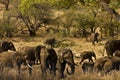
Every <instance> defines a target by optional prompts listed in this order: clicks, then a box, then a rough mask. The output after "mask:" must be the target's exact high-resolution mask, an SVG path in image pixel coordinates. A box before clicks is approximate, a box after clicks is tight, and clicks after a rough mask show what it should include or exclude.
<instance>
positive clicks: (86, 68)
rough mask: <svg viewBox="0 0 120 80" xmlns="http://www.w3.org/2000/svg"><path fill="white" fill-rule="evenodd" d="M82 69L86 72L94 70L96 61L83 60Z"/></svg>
mask: <svg viewBox="0 0 120 80" xmlns="http://www.w3.org/2000/svg"><path fill="white" fill-rule="evenodd" d="M81 68H82V71H83V72H84V73H86V72H92V71H93V68H94V62H86V61H85V62H83V63H82V65H81Z"/></svg>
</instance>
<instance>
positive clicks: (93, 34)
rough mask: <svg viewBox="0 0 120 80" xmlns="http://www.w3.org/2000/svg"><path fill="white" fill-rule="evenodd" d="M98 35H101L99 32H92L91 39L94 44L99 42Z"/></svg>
mask: <svg viewBox="0 0 120 80" xmlns="http://www.w3.org/2000/svg"><path fill="white" fill-rule="evenodd" d="M98 36H99V33H97V32H96V33H91V41H92V44H93V45H95V42H97V43H98Z"/></svg>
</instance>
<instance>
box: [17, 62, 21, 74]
mask: <svg viewBox="0 0 120 80" xmlns="http://www.w3.org/2000/svg"><path fill="white" fill-rule="evenodd" d="M17 66H18V73H19V74H20V69H21V64H17Z"/></svg>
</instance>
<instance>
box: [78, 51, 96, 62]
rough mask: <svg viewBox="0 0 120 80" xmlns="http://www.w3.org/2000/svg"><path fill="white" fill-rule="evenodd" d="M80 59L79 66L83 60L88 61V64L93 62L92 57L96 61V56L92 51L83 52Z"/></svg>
mask: <svg viewBox="0 0 120 80" xmlns="http://www.w3.org/2000/svg"><path fill="white" fill-rule="evenodd" d="M80 57H81V61H80V64H81V63H82V62H83V61H84V60H85V59H88V60H89V62H90V61H91V62H93V59H92V57H94V58H95V59H96V54H95V52H94V51H83V52H82V53H81V54H80Z"/></svg>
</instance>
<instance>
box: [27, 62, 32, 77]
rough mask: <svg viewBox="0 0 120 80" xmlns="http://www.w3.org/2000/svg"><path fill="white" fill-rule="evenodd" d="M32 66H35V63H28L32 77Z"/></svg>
mask: <svg viewBox="0 0 120 80" xmlns="http://www.w3.org/2000/svg"><path fill="white" fill-rule="evenodd" d="M32 65H33V63H32V62H31V61H30V62H28V71H29V74H30V75H31V74H32Z"/></svg>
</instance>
